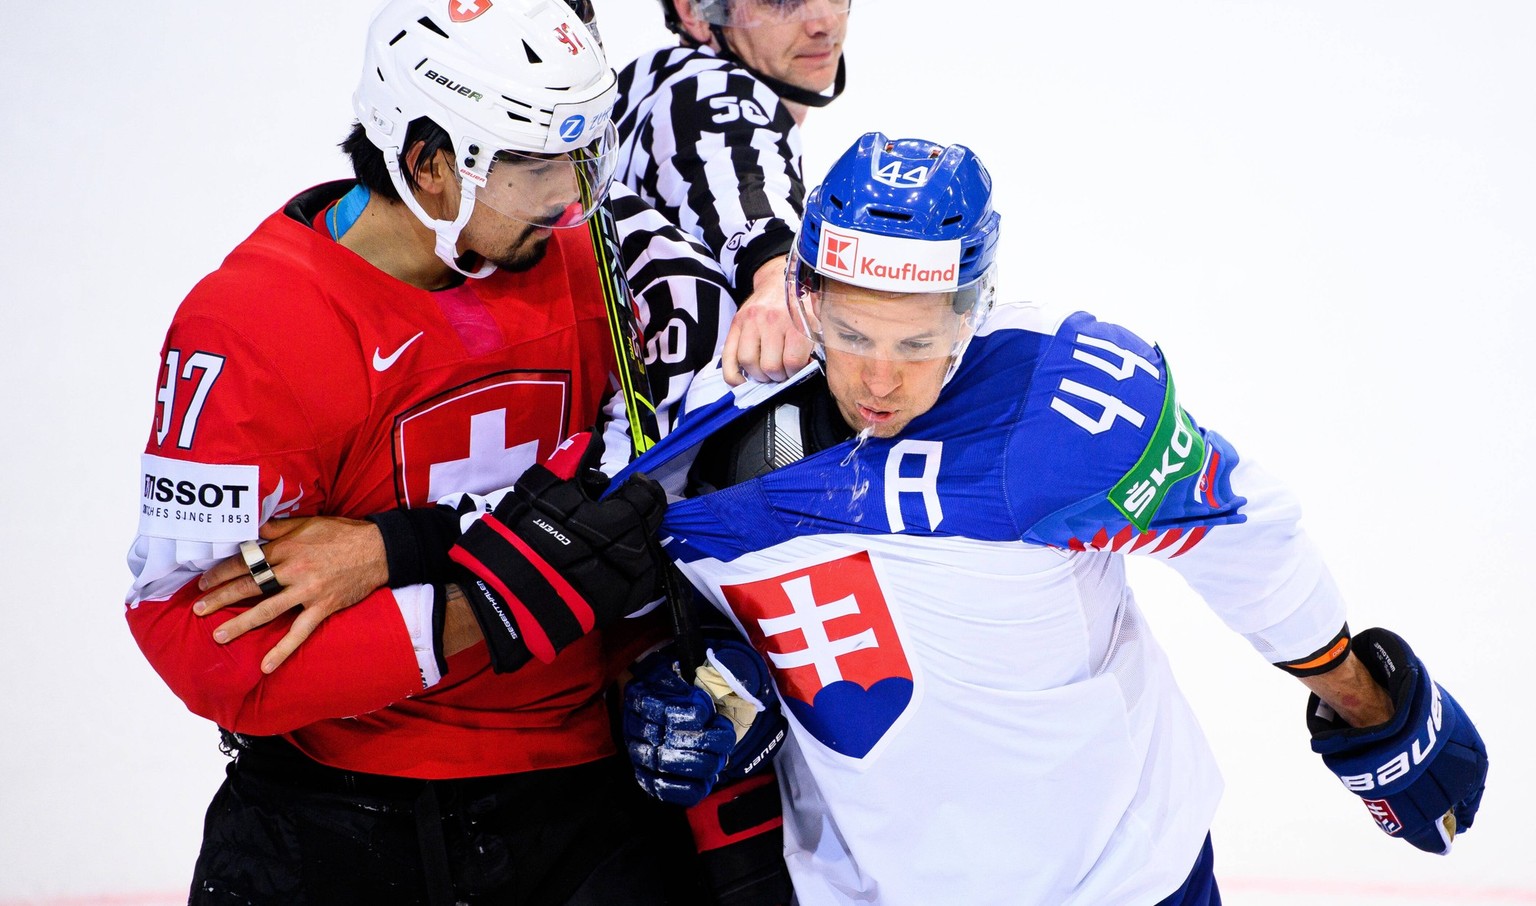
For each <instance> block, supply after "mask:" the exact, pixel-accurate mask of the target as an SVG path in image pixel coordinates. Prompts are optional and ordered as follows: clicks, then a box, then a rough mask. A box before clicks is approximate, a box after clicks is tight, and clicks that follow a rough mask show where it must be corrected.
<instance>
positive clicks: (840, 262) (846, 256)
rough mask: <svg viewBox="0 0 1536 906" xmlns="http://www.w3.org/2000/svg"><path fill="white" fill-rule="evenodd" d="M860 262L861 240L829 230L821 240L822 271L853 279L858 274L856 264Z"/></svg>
mask: <svg viewBox="0 0 1536 906" xmlns="http://www.w3.org/2000/svg"><path fill="white" fill-rule="evenodd" d="M858 260H859V240H857V239H854V238H853V237H851V236H843V235H840V234H838V233H834V232H833V231H831V230H827V231H826V233H825V234H824V235H823V236H822V240H821V269H822V270H824V271H826V272H828V273H832V274H843V275H844V276H847V277H852V276H855V275H856V274H857V271H855V270H854V262H856V261H858Z"/></svg>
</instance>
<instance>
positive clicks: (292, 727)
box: [127, 0, 729, 906]
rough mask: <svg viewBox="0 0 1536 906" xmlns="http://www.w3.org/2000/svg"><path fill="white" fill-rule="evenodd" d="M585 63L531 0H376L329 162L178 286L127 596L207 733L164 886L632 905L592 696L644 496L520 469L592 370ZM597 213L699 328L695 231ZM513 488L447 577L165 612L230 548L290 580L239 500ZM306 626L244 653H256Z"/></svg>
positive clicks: (644, 844)
mask: <svg viewBox="0 0 1536 906" xmlns="http://www.w3.org/2000/svg"><path fill="white" fill-rule="evenodd" d="M614 81H615V79H614V75H613V72H612V70H611V69H610V68H609V67H608V65H607V63H606V60H605V58H604V56H603V53H602V50H601V48H600V46H599V45H598V44H597V42H596V41H595V40H594V39H593V38H592V36H591V34H590V33H589V32H588V31H587V30H586V29H585V27H584V26H583V25H582V23H581V21H580V19H579V18H577V17H576V16H575V15H574V14H572V13H571V11H569V10H568V9H567V8H566V7H565V5H563V4H558V3H556V4H549V3H544V2H537V0H497V2H496V3H495V4H491V3H481V4H465V3H450V2H446V0H444V2H428V0H395V2H391V3H388V4H386V6H385V7H384V8H383V9H381V10H380V12H379V13H378V15H377V17H376V18H375V20H374V22H373V24H372V26H371V28H370V31H369V35H368V40H367V45H366V50H365V65H364V71H363V76H362V80H361V82H360V84H359V86H358V88H357V91H356V94H355V95H354V106H355V109H356V113H357V116H358V121H359V122H358V124H357V125H356V127H355V128H354V130H353V132H352V134H351V135H350V136H349V137H348V139H347V140H346V142H345V143H344V144H343V149H344V150H345V151H346V152H347V153H348V154H349V155H350V156H351V158H352V162H353V165H354V169H355V170H356V173H357V177H358V178H357V180H356V181H346V182H335V183H328V184H325V185H321V186H317V187H315V188H312V189H309V190H307V191H305V192H303V193H300V194H299V195H298V196H296V197H295V198H293V199H292V200H291V201H290V202H289V203H288V204H287V205H286V206H285V207H284V208H283V209H282V210H281V211H279V212H277V213H275V214H273V215H272V216H271V217H269V218H268V219H267V220H266V221H265V222H264V223H262V224H261V225H260V226H259V227H258V228H257V230H256V231H255V233H254V234H252V235H251V236H250V238H248V239H247V240H245V241H244V242H242V243H241V244H240V245H239V246H238V247H236V249H235V250H234V251H233V252H232V253H231V254H230V255H229V257H228V258H227V259H226V260H225V262H224V263H223V264H222V265H221V267H220V268H219V269H218V270H217V271H215V272H214V273H213V274H211V275H209V276H208V277H207V278H205V279H204V280H203V281H201V282H200V283H199V284H198V285H197V286H196V287H195V288H194V289H193V291H192V292H191V293H190V294H189V296H188V297H187V299H186V300H185V301H184V302H183V303H182V305H181V307H180V308H179V309H178V311H177V313H176V315H175V317H174V319H173V322H172V324H171V326H170V328H169V331H168V332H167V336H166V339H165V344H164V347H163V349H162V368H161V372H160V378H159V386H158V389H157V392H156V396H155V400H156V406H155V418H154V425H153V428H152V431H151V435H150V438H149V442H148V446H147V448H146V451H145V454H144V459H143V500H142V510H141V516H140V524H139V532H138V537H137V538H136V539H135V541H134V543H133V545H132V548H131V550H130V552H129V563H130V566H131V568H132V570H133V572H134V583H133V586H132V589H131V590H130V593H129V597H128V601H127V604H128V609H127V619H128V623H129V627H130V629H131V630H132V632H133V635H134V637H135V639H136V640H137V641H138V643H139V646H140V648H141V649H142V650H143V652H144V654H145V656H146V657H147V658H148V659H149V661H150V662H151V664H152V665H153V666H154V668H155V669H156V670H157V671H158V672H159V673H160V675H161V676H162V677H163V678H164V680H165V681H166V683H167V685H169V686H170V688H171V689H172V690H173V691H174V692H175V693H176V694H177V695H178V696H179V697H181V698H182V700H183V701H184V702H185V703H186V704H187V706H188V707H189V708H190V709H191V710H192V711H194V712H195V713H197V714H200V715H202V716H204V717H207V718H209V719H210V720H213V721H215V722H217V724H218V725H219V726H220V727H221V728H222V729H223V730H224V731H225V734H224V735H225V740H226V743H227V745H229V746H231V747H232V748H234V749H236V750H238V755H237V758H236V760H235V761H234V762H232V764H231V765H230V768H229V772H228V779H227V780H226V782H225V784H224V786H223V787H222V788H221V789H220V791H219V793H218V795H217V797H216V798H215V800H214V802H213V804H212V806H211V807H210V809H209V812H208V816H207V823H206V826H205V837H204V845H203V850H202V853H201V855H200V856H199V858H198V861H197V868H196V873H195V878H194V882H193V886H192V894H191V900H192V902H194V903H225V902H230V903H232V902H242V903H281V904H298V903H317V904H327V906H330V904H338V903H370V904H376V903H418V902H419V903H452V902H460V901H467V902H495V903H539V904H545V903H548V904H566V903H572V904H575V903H604V904H608V903H637V904H639V903H659V902H665V898H664V893H665V891H664V886H665V882H664V879H663V878H661V877H660V874H661V873H662V872H663V871H664V869H665V865H664V863H663V862H662V860H661V856H660V854H659V852H658V847H657V845H656V842H655V841H656V840H657V839H658V838H659V837H660V836H661V835H658V834H657V833H656V832H655V829H654V828H653V827H650V826H647V824H646V818H645V817H644V815H648V814H649V813H648V812H643V810H644V809H646V808H647V805H646V804H644V803H641V802H639V801H638V800H637V797H636V796H635V791H634V790H633V786H632V784H631V783H630V782H629V780H628V777H627V773H628V771H627V768H625V767H624V766H622V765H621V764H620V762H619V760H618V759H616V757H615V747H614V744H613V741H612V738H611V733H610V730H609V724H608V717H607V714H606V711H605V707H604V704H603V690H604V688H605V686H606V684H607V683H608V682H609V681H610V680H611V675H612V671H611V670H610V669H609V667H608V665H609V663H611V662H612V660H613V658H612V657H611V652H610V651H609V650H608V649H609V647H610V646H611V644H612V641H611V639H610V638H609V636H610V633H608V632H605V631H604V630H605V627H611V626H613V624H615V623H616V622H618V621H620V620H621V618H622V617H624V616H625V615H627V614H631V613H633V612H635V611H637V610H640V609H641V608H643V606H644V605H645V604H646V603H647V602H648V601H650V600H652V599H654V598H655V597H656V596H657V594H658V593H657V591H656V588H657V563H656V558H655V557H654V556H653V555H652V553H651V551H650V545H649V542H648V539H649V537H650V535H651V534H652V532H653V531H654V528H655V526H656V525H657V523H658V522H659V520H660V517H661V514H662V511H663V509H664V507H665V503H664V500H663V499H661V497H660V496H659V494H657V493H656V492H655V489H654V486H653V485H651V484H650V483H649V482H647V481H645V480H644V479H641V480H638V481H633V482H630V483H627V484H625V485H624V486H623V487H622V488H619V489H617V490H616V492H615V494H614V495H613V496H611V497H609V498H607V499H606V500H605V501H604V502H602V503H598V502H596V501H595V500H594V499H593V497H592V496H591V495H590V494H589V493H587V491H586V490H585V489H584V486H583V484H582V483H581V482H578V481H577V480H576V479H575V478H572V477H571V474H570V473H569V472H568V471H567V472H561V471H560V470H558V469H557V470H556V471H550V470H549V469H545V468H543V467H542V466H534V464H535V463H541V462H543V461H544V460H545V459H546V458H547V457H549V456H550V454H552V453H553V452H554V451H555V450H556V448H557V446H559V445H560V444H561V442H562V440H563V439H565V438H566V437H567V436H569V435H571V434H572V433H573V432H574V431H577V430H579V429H582V428H584V427H587V426H589V425H592V424H594V423H596V422H597V421H598V420H599V416H600V410H601V409H602V407H603V406H604V401H605V398H606V397H607V396H608V395H609V393H610V390H611V387H612V375H613V372H614V366H615V363H614V358H613V356H614V352H613V350H614V344H613V343H612V342H611V340H610V336H609V332H608V322H607V317H606V312H605V309H604V305H603V299H602V296H601V294H600V293H599V290H598V266H597V262H596V260H595V257H594V252H593V244H592V240H591V237H590V236H589V234H588V232H587V231H586V230H585V229H571V227H578V226H581V225H583V223H584V221H585V220H586V219H587V218H588V217H589V216H591V214H592V213H593V211H594V210H595V208H596V206H597V205H598V204H599V203H600V202H601V201H602V200H603V199H604V197H605V195H606V194H607V189H608V184H609V180H610V177H611V174H612V171H613V142H614V132H613V126H612V124H611V122H610V111H611V107H612V103H613V97H614ZM629 201H633V199H632V198H631V199H629ZM642 207H643V206H642ZM629 211H630V213H631V214H632V215H633V220H635V221H636V222H637V223H638V226H637V227H633V228H637V229H648V230H653V231H654V233H655V236H654V237H652V238H653V239H654V240H655V241H654V242H647V243H645V245H646V248H647V250H648V251H647V255H649V256H653V257H654V256H661V255H664V254H665V253H664V251H663V250H664V249H665V248H667V247H673V248H675V249H676V250H677V254H679V255H681V256H693V257H694V258H695V259H696V260H695V261H694V262H693V263H692V264H690V266H689V267H688V268H687V269H686V274H683V275H682V276H679V273H680V271H679V270H676V269H674V270H672V271H667V273H666V275H659V274H658V273H657V268H655V267H652V268H651V277H652V278H654V280H655V281H656V284H657V285H656V286H655V287H651V286H648V285H646V284H645V282H644V281H645V280H647V279H650V278H647V277H646V275H645V274H639V275H638V280H637V283H638V285H636V286H635V291H636V293H637V294H640V295H644V294H646V293H648V292H651V293H654V300H655V301H656V302H657V304H660V302H661V300H662V297H665V296H666V295H667V294H668V293H669V292H671V289H670V286H671V283H672V281H682V282H683V283H686V284H688V285H687V286H686V287H684V288H682V289H680V290H679V292H682V293H686V294H687V295H688V296H689V301H690V302H692V303H694V304H697V305H698V306H699V307H701V308H702V307H705V306H712V307H714V308H715V309H716V311H715V313H714V314H715V317H716V318H717V320H718V317H719V311H718V309H720V308H721V307H722V306H728V305H729V303H728V302H726V301H725V300H726V298H727V296H726V295H725V287H724V283H723V278H721V277H720V276H719V274H718V273H717V272H714V271H711V270H710V268H709V264H708V261H707V259H706V258H705V256H704V255H703V254H700V253H698V252H699V247H697V246H696V245H694V244H692V243H691V241H690V240H686V239H685V238H683V237H682V235H681V234H680V233H678V232H677V231H676V230H675V229H672V228H671V227H670V226H667V225H665V224H664V223H662V222H661V221H660V218H659V216H658V215H655V214H654V212H649V213H647V212H646V211H643V210H640V209H638V208H631V209H629ZM621 216H622V214H621ZM651 263H652V264H654V261H652V262H651ZM637 270H638V269H637ZM661 270H663V271H665V270H666V269H665V268H662V269H661ZM632 276H635V275H632ZM530 467H532V468H530ZM514 483H516V485H517V488H516V490H515V491H513V492H511V494H509V501H511V502H513V503H515V505H514V506H510V507H509V508H508V509H506V510H504V511H502V512H501V513H500V515H501V516H502V518H501V519H495V518H488V519H486V520H482V521H481V522H480V523H478V524H477V525H476V526H475V527H474V528H473V529H472V530H471V533H470V534H467V535H465V536H464V543H462V544H461V545H460V546H459V548H458V550H457V551H456V553H455V559H456V562H458V563H460V564H463V565H461V566H459V567H458V570H459V572H458V573H457V574H456V575H457V577H458V579H457V582H455V583H443V584H438V585H431V584H421V585H415V586H412V587H409V588H400V589H396V590H394V591H389V590H379V591H375V592H373V593H371V594H369V595H367V596H366V598H365V599H364V600H363V601H362V602H361V603H359V604H358V605H357V606H355V607H350V608H347V609H345V610H344V611H342V610H341V609H340V607H339V605H335V604H332V603H330V602H326V601H310V602H306V603H308V604H309V605H310V606H309V607H308V608H307V609H303V610H294V611H291V612H289V613H286V614H284V615H283V616H282V617H281V618H280V619H277V620H275V621H274V622H271V623H268V624H266V625H263V626H261V627H260V628H256V629H252V630H251V631H250V632H249V633H248V634H246V635H245V636H244V637H241V638H234V637H233V636H234V635H237V634H238V633H228V632H225V633H221V635H220V637H218V638H216V637H215V635H214V630H215V628H216V626H217V622H216V621H215V620H214V619H205V618H203V617H200V616H198V615H196V614H194V612H193V608H192V603H193V602H194V601H195V600H196V599H197V598H198V596H199V595H200V594H201V590H200V589H199V587H198V584H197V582H196V581H195V580H196V578H197V576H198V574H199V573H201V572H202V571H203V570H204V569H206V568H207V567H208V566H210V565H211V564H213V563H216V562H218V561H220V560H223V559H225V558H227V557H229V556H230V555H231V554H234V553H235V552H236V551H237V550H240V551H241V552H242V553H243V556H244V557H245V558H246V562H248V563H249V564H250V567H251V572H252V575H253V576H255V577H258V578H259V580H260V582H261V584H262V587H263V590H264V591H267V592H279V591H281V589H282V588H283V586H284V584H285V580H287V581H288V582H291V581H293V580H294V579H295V578H296V577H295V576H292V575H289V576H284V575H283V572H282V569H281V568H280V566H279V567H278V568H277V569H276V570H274V569H272V568H271V564H269V563H267V562H266V561H265V559H264V557H263V554H262V552H261V549H260V547H259V546H258V545H257V544H256V543H255V539H257V537H258V529H259V528H260V527H261V526H262V525H263V524H265V523H267V522H268V521H269V520H273V519H279V518H282V517H291V516H306V515H320V514H325V515H333V516H338V517H351V518H354V519H360V518H362V517H366V516H368V515H369V514H371V513H376V512H380V511H385V510H390V509H393V508H395V507H407V508H408V507H413V506H414V507H419V506H421V505H423V504H428V503H431V502H434V501H436V500H438V499H439V498H441V497H443V496H444V495H446V494H449V493H451V492H464V491H479V492H484V491H489V490H491V489H494V488H501V487H506V486H509V485H513V484H514ZM294 524H298V523H294ZM474 538H478V539H479V541H478V542H476V541H475V540H474ZM358 553H359V554H361V553H363V552H358ZM379 579H380V581H379V582H378V583H376V584H380V585H382V584H383V576H380V577H379ZM293 603H297V602H293ZM295 614H298V616H297V619H294V615H295ZM227 617H228V615H227V614H224V615H220V616H219V617H218V620H219V621H222V620H224V619H227ZM322 621H323V625H321V624H322ZM295 627H298V631H297V632H295ZM311 632H312V634H310V633H311ZM305 635H308V640H307V643H306V644H305V645H304V646H303V648H302V649H299V650H297V652H296V653H294V654H293V655H292V657H291V659H290V660H289V662H288V663H287V664H286V665H285V666H284V668H283V669H282V670H281V671H278V672H274V671H273V669H272V668H273V667H275V665H276V660H277V659H275V658H273V657H270V656H269V655H268V652H269V650H271V649H273V648H274V647H275V646H279V645H281V646H283V647H282V648H281V649H280V650H281V651H282V652H283V653H284V654H286V653H287V652H288V651H292V650H293V649H295V648H297V642H298V640H300V639H302V638H303V637H304V636H305ZM482 641H484V642H485V643H486V644H480V643H481V642H482Z"/></svg>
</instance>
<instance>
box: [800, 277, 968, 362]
mask: <svg viewBox="0 0 1536 906" xmlns="http://www.w3.org/2000/svg"><path fill="white" fill-rule="evenodd" d="M796 260H797V261H798V264H797V266H796V267H795V268H794V269H793V271H792V272H791V273H790V274H789V275H788V282H789V287H788V288H789V303H790V306H789V308H790V314H791V315H792V316H793V317H794V319H795V321H796V322H797V323H798V324H799V326H800V329H801V331H803V332H804V333H805V335H806V336H808V337H810V338H811V342H813V343H815V344H817V346H818V347H819V348H820V349H822V350H823V351H833V352H839V353H845V354H849V355H857V356H864V357H866V358H877V359H884V360H887V361H898V362H925V361H930V360H933V359H944V358H951V357H953V356H956V355H959V354H960V350H961V349H963V348H964V347H965V343H966V341H967V340H969V339H970V336H971V334H972V332H974V330H975V325H974V323H973V319H972V309H973V306H971V305H968V304H966V303H965V302H964V301H962V302H961V305H962V306H963V307H964V308H965V309H966V310H965V311H964V312H957V311H955V307H956V300H957V298H961V299H963V298H964V297H966V296H974V290H973V289H972V288H971V287H968V286H962V287H960V288H959V289H958V290H954V291H947V292H932V293H897V292H885V291H882V290H876V289H867V288H865V287H862V286H853V285H852V284H848V283H843V282H842V281H839V280H835V279H833V278H831V277H827V276H825V275H823V274H821V273H818V272H817V271H816V269H815V268H813V267H811V266H810V265H809V264H806V263H805V262H804V261H799V256H796Z"/></svg>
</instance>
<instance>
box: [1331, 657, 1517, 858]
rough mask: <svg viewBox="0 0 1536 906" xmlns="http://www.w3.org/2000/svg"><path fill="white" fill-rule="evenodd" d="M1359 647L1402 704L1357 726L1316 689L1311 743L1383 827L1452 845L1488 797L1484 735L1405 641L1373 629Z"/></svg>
mask: <svg viewBox="0 0 1536 906" xmlns="http://www.w3.org/2000/svg"><path fill="white" fill-rule="evenodd" d="M1353 647H1354V650H1355V653H1356V655H1357V656H1358V657H1359V658H1360V660H1361V661H1362V662H1363V663H1364V664H1365V667H1366V669H1367V670H1369V671H1370V673H1371V676H1372V678H1374V679H1375V680H1376V682H1378V683H1380V684H1381V685H1382V688H1384V689H1386V690H1387V693H1388V694H1389V695H1390V696H1391V698H1392V704H1393V706H1394V707H1395V708H1396V711H1395V713H1394V714H1393V715H1392V719H1391V720H1389V721H1387V722H1386V723H1384V724H1378V725H1377V726H1374V727H1363V728H1360V729H1355V728H1352V727H1350V726H1349V725H1348V724H1346V723H1344V722H1343V721H1341V720H1339V719H1338V717H1337V715H1335V714H1334V712H1333V709H1332V708H1329V707H1328V706H1327V705H1325V704H1323V703H1322V702H1321V701H1320V700H1319V699H1318V697H1317V696H1316V695H1313V696H1311V697H1310V699H1309V700H1308V702H1307V729H1308V730H1310V731H1311V732H1312V751H1314V752H1316V753H1318V754H1319V755H1321V756H1323V763H1324V764H1326V765H1328V767H1329V768H1330V769H1331V770H1332V771H1333V772H1334V773H1335V774H1337V775H1339V779H1340V780H1342V781H1343V782H1344V787H1345V788H1346V789H1348V790H1349V791H1350V792H1352V793H1355V794H1356V795H1358V796H1359V797H1360V798H1361V799H1364V800H1365V806H1366V808H1367V809H1368V810H1369V811H1370V813H1371V817H1372V818H1374V819H1375V820H1376V823H1377V824H1378V825H1379V826H1380V827H1381V829H1382V830H1384V831H1386V832H1387V833H1388V834H1390V835H1392V836H1394V837H1402V838H1403V839H1405V840H1407V841H1408V842H1409V843H1412V844H1413V845H1414V846H1416V847H1418V848H1419V849H1422V850H1424V851H1425V852H1431V853H1438V854H1442V855H1443V854H1445V853H1448V852H1450V851H1451V841H1452V839H1453V838H1454V837H1455V836H1456V834H1457V833H1458V832H1460V831H1464V830H1466V829H1467V828H1469V827H1471V826H1472V818H1473V816H1474V815H1476V814H1477V806H1478V803H1479V802H1480V801H1481V800H1482V798H1483V782H1484V780H1485V778H1486V777H1487V775H1488V751H1487V749H1485V748H1484V746H1483V740H1482V738H1481V737H1480V736H1478V735H1477V728H1476V727H1474V726H1473V725H1472V720H1471V718H1469V717H1468V716H1467V713H1466V712H1465V711H1463V710H1462V709H1461V706H1460V705H1458V704H1457V703H1456V700H1455V699H1454V698H1451V694H1450V693H1449V692H1447V691H1446V690H1445V689H1444V688H1443V687H1442V686H1440V685H1439V684H1437V683H1435V682H1434V681H1432V680H1431V679H1430V678H1429V673H1428V671H1426V670H1425V669H1424V662H1423V661H1420V660H1419V659H1418V657H1416V656H1415V655H1414V653H1413V650H1412V649H1411V648H1409V647H1408V643H1407V642H1404V641H1403V640H1402V639H1401V638H1399V637H1398V636H1397V635H1394V634H1393V633H1391V632H1388V631H1387V630H1385V629H1367V630H1365V631H1364V632H1361V633H1359V634H1357V635H1356V636H1355V638H1354V642H1353Z"/></svg>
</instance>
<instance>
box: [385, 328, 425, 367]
mask: <svg viewBox="0 0 1536 906" xmlns="http://www.w3.org/2000/svg"><path fill="white" fill-rule="evenodd" d="M424 333H426V331H425V330H423V331H422V332H421V333H418V334H417V335H416V336H414V337H411V338H410V339H409V340H406V341H405V342H404V343H401V344H400V348H399V349H396V350H395V351H394V352H391V353H390V354H389V355H387V356H383V355H379V347H377V346H375V347H373V370H374V371H388V370H389V369H390V367H391V366H392V365H394V364H395V362H398V361H399V360H400V356H401V355H403V354H404V353H405V350H406V349H407V348H408V347H409V346H410V345H411V344H412V343H414V342H416V341H417V340H419V339H421V336H422V334H424Z"/></svg>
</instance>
